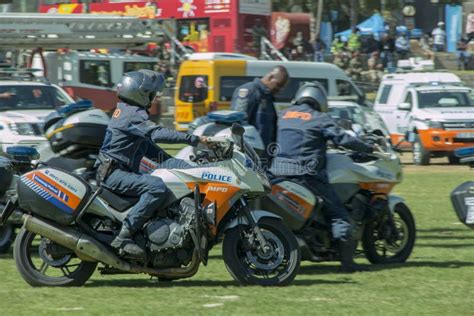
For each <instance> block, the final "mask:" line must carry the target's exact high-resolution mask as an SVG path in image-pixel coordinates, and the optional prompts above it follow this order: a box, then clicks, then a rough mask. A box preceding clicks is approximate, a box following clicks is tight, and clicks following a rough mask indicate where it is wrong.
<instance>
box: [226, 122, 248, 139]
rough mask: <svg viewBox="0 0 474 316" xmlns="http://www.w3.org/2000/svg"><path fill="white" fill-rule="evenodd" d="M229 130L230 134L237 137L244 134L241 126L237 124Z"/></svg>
mask: <svg viewBox="0 0 474 316" xmlns="http://www.w3.org/2000/svg"><path fill="white" fill-rule="evenodd" d="M230 130H231V132H232V134H234V135H238V136H240V137H242V136H243V135H244V133H245V128H243V126H242V125H240V124H237V123H234V124H232V127H231V129H230Z"/></svg>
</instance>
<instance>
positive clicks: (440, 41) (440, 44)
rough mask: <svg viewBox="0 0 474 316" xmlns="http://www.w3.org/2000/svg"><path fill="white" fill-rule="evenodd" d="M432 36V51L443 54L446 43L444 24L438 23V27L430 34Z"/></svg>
mask: <svg viewBox="0 0 474 316" xmlns="http://www.w3.org/2000/svg"><path fill="white" fill-rule="evenodd" d="M431 35H432V36H433V50H434V51H435V52H444V46H445V43H446V31H445V30H444V22H439V23H438V27H437V28H435V29H434V30H433V32H432V33H431Z"/></svg>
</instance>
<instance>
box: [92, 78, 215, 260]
mask: <svg viewBox="0 0 474 316" xmlns="http://www.w3.org/2000/svg"><path fill="white" fill-rule="evenodd" d="M163 85H164V77H163V76H162V75H161V74H159V73H157V72H154V71H150V70H139V71H133V72H128V73H125V74H124V75H123V77H122V79H121V81H120V83H119V84H118V85H117V96H118V99H119V101H120V102H119V103H118V104H117V108H116V110H115V112H114V113H113V115H112V118H111V120H110V123H109V125H108V127H107V132H106V135H105V139H104V143H103V145H102V148H101V150H100V154H99V163H100V164H99V166H98V171H97V175H98V181H99V182H101V183H102V185H103V186H105V187H106V188H107V189H110V190H111V191H112V192H114V193H117V194H119V195H124V196H128V197H139V200H138V202H137V203H136V204H135V205H134V207H133V208H132V210H131V211H130V212H129V214H128V215H127V217H126V219H125V221H124V224H123V226H122V229H121V231H120V233H119V234H118V236H117V237H116V238H115V239H114V240H113V241H112V243H111V246H112V247H114V248H117V249H119V250H120V253H122V254H124V255H129V256H133V257H142V256H143V255H144V250H143V249H142V248H141V247H140V246H139V245H138V244H137V243H136V242H135V239H134V235H135V234H136V233H137V232H138V231H139V230H140V229H141V228H142V226H143V224H144V223H145V222H146V221H147V220H148V219H149V218H150V217H151V216H152V215H153V213H154V212H155V211H156V210H157V209H159V208H160V206H161V205H162V204H163V202H164V200H165V199H166V194H167V187H166V185H165V183H164V182H163V181H161V179H160V178H158V177H152V176H151V175H141V174H139V173H138V171H139V166H140V161H141V159H142V158H143V157H144V156H147V157H149V158H152V159H154V160H158V162H164V161H165V160H168V159H169V158H170V156H169V155H168V154H167V153H166V152H165V151H164V150H162V149H161V148H160V147H158V146H157V145H156V143H157V142H160V143H172V144H175V143H183V144H189V145H192V146H196V145H197V144H198V143H199V142H202V143H204V144H208V141H207V138H205V137H203V138H200V137H197V136H193V135H189V134H186V133H181V132H177V131H173V130H169V129H166V128H163V127H161V126H159V125H156V124H155V123H153V122H152V121H150V118H149V113H148V109H149V107H150V104H151V102H152V101H153V100H154V98H155V96H156V93H157V92H159V91H161V90H162V88H163Z"/></svg>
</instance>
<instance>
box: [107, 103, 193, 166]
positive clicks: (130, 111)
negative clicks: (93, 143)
mask: <svg viewBox="0 0 474 316" xmlns="http://www.w3.org/2000/svg"><path fill="white" fill-rule="evenodd" d="M158 142H159V143H170V144H175V143H183V144H189V145H193V146H195V145H197V143H198V142H199V137H197V136H193V135H190V134H186V133H181V132H177V131H173V130H170V129H167V128H164V127H161V126H158V125H156V124H155V123H153V122H152V121H150V117H149V114H148V111H147V110H145V109H143V108H140V107H137V106H132V105H128V104H125V103H119V104H118V105H117V109H116V110H115V112H114V114H113V115H112V118H111V120H110V122H109V125H108V126H107V132H106V134H105V139H104V143H103V144H102V148H101V149H100V151H101V153H103V154H105V155H106V156H109V157H111V158H112V159H114V160H115V161H117V162H118V163H119V164H120V165H121V166H122V167H124V168H126V169H128V170H129V171H131V172H135V173H138V170H139V167H140V161H141V160H142V158H143V157H144V156H147V157H148V158H150V159H153V160H156V161H157V162H158V163H161V162H164V161H165V160H167V159H169V158H170V156H169V155H168V154H167V153H166V152H165V151H164V150H163V149H161V148H160V147H158V146H157V145H156V144H155V143H158Z"/></svg>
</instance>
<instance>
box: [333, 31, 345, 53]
mask: <svg viewBox="0 0 474 316" xmlns="http://www.w3.org/2000/svg"><path fill="white" fill-rule="evenodd" d="M345 45H346V44H345V43H344V42H343V41H342V39H341V37H340V36H336V38H335V39H334V40H333V41H332V44H331V54H333V55H335V54H337V53H341V52H342V51H343V50H344V46H345Z"/></svg>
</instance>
